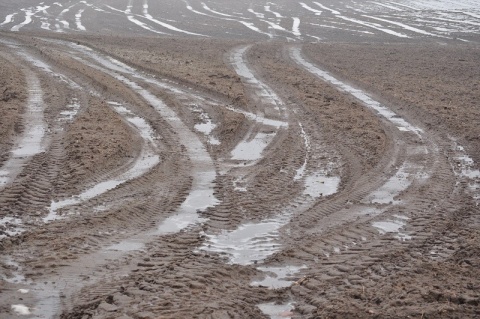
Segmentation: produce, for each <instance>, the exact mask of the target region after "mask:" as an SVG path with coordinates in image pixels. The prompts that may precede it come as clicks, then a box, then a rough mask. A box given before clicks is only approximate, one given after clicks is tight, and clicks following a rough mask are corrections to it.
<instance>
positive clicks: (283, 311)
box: [257, 302, 295, 319]
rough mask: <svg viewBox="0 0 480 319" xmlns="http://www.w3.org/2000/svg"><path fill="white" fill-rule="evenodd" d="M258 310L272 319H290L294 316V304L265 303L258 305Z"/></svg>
mask: <svg viewBox="0 0 480 319" xmlns="http://www.w3.org/2000/svg"><path fill="white" fill-rule="evenodd" d="M257 306H258V308H260V310H261V311H262V312H263V313H264V314H265V315H267V316H269V317H270V318H271V319H288V318H292V316H293V312H292V311H293V309H295V307H294V306H293V303H287V304H276V303H274V302H271V303H263V304H259V305H257Z"/></svg>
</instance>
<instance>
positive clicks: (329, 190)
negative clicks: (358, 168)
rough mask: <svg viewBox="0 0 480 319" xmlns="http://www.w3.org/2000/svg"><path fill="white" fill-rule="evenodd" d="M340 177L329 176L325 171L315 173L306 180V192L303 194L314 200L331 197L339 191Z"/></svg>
mask: <svg viewBox="0 0 480 319" xmlns="http://www.w3.org/2000/svg"><path fill="white" fill-rule="evenodd" d="M339 185H340V177H338V176H328V173H325V172H323V171H320V172H315V173H312V174H310V175H308V176H307V177H306V178H305V190H304V191H303V193H304V194H305V195H309V196H311V197H313V198H318V197H321V196H329V195H332V194H335V193H336V192H337V191H338V186H339Z"/></svg>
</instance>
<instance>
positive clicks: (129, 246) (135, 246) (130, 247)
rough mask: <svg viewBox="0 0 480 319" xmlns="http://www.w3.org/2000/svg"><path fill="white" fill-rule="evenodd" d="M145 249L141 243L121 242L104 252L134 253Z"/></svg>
mask: <svg viewBox="0 0 480 319" xmlns="http://www.w3.org/2000/svg"><path fill="white" fill-rule="evenodd" d="M144 247H145V244H144V243H143V242H135V241H122V242H120V243H118V244H115V245H111V246H109V247H107V248H105V250H116V251H123V252H127V251H135V250H142V249H143V248H144Z"/></svg>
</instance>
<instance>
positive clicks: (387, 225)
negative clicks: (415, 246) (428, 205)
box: [372, 215, 412, 241]
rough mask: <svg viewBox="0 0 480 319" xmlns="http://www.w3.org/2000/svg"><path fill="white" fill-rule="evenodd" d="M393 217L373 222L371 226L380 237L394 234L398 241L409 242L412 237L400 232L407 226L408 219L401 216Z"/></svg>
mask: <svg viewBox="0 0 480 319" xmlns="http://www.w3.org/2000/svg"><path fill="white" fill-rule="evenodd" d="M393 217H394V218H393V219H390V220H386V221H377V222H373V223H372V226H373V227H375V228H376V229H377V230H378V232H379V233H380V234H382V235H384V234H387V233H395V236H394V237H395V238H397V239H398V240H400V241H405V240H411V239H412V236H410V235H408V234H406V233H404V232H402V231H401V230H402V229H403V228H404V227H405V226H406V225H407V220H409V218H408V217H406V216H402V215H393Z"/></svg>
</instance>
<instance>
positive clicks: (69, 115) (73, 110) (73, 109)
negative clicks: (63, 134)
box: [58, 98, 80, 122]
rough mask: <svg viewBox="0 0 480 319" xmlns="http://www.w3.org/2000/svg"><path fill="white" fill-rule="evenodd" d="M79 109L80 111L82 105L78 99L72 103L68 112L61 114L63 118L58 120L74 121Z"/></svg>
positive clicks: (68, 107) (74, 99)
mask: <svg viewBox="0 0 480 319" xmlns="http://www.w3.org/2000/svg"><path fill="white" fill-rule="evenodd" d="M79 109H80V103H79V102H78V99H77V98H73V99H72V102H71V103H70V104H68V105H67V110H66V111H62V112H60V115H61V117H60V118H59V119H58V120H59V121H68V122H71V121H73V119H74V118H75V116H76V115H77V113H78V110H79Z"/></svg>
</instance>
